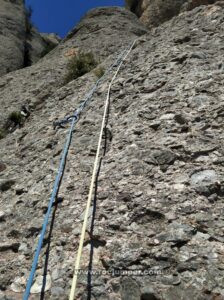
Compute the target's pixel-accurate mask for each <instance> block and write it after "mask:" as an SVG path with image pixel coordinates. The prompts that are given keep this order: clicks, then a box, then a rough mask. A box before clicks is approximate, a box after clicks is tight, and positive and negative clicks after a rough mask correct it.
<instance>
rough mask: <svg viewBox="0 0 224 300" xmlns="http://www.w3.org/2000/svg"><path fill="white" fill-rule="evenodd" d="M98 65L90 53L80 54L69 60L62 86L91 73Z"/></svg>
mask: <svg viewBox="0 0 224 300" xmlns="http://www.w3.org/2000/svg"><path fill="white" fill-rule="evenodd" d="M97 65H98V62H97V61H96V60H95V58H94V55H93V54H92V53H80V54H78V55H76V56H74V57H72V58H71V59H70V61H69V62H68V65H67V71H68V72H67V74H66V76H65V80H64V84H67V83H69V82H70V81H72V80H74V79H76V78H78V77H80V76H82V75H84V74H86V73H88V72H90V71H92V70H93V69H95V67H96V66H97Z"/></svg>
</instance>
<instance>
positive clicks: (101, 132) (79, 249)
mask: <svg viewBox="0 0 224 300" xmlns="http://www.w3.org/2000/svg"><path fill="white" fill-rule="evenodd" d="M136 41H137V39H136V40H135V41H134V42H133V43H132V44H131V46H130V48H129V49H128V50H127V53H126V55H125V56H124V57H123V58H122V59H121V61H120V63H119V65H118V68H117V70H116V72H115V74H114V76H113V78H112V80H111V82H110V84H109V87H108V92H107V97H106V100H105V107H104V114H103V120H102V124H101V129H100V135H99V141H98V146H97V152H96V157H95V162H94V167H93V174H92V179H91V184H90V188H89V195H88V200H87V204H86V210H85V215H84V221H83V226H82V230H81V236H80V242H79V248H78V253H77V257H76V262H75V270H74V275H73V279H72V285H71V291H70V296H69V300H74V297H75V292H76V286H77V279H78V270H79V267H80V261H81V256H82V249H83V244H84V239H85V232H86V229H87V222H88V216H89V210H90V206H91V200H92V196H93V190H94V183H95V180H96V174H97V167H98V165H99V156H100V148H101V143H102V139H103V131H104V127H105V123H106V117H107V112H108V108H109V100H110V92H111V87H112V84H113V82H114V80H115V79H116V77H117V74H118V72H119V71H120V68H121V66H122V64H123V62H124V61H125V59H126V58H127V56H128V55H129V53H130V52H131V50H132V49H133V47H134V45H135V43H136Z"/></svg>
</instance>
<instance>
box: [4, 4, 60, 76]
mask: <svg viewBox="0 0 224 300" xmlns="http://www.w3.org/2000/svg"><path fill="white" fill-rule="evenodd" d="M29 18H30V17H29V13H28V10H26V9H25V6H24V0H13V1H10V0H0V66H1V68H0V76H2V75H4V74H7V73H9V72H11V71H15V70H18V69H21V68H23V67H27V66H29V65H32V64H34V63H36V62H37V61H38V60H39V59H40V58H41V57H42V56H43V55H44V54H46V50H50V49H52V48H53V47H55V46H56V45H58V43H59V40H57V39H52V38H49V39H48V38H47V37H44V36H42V35H40V33H39V32H37V30H36V29H35V28H34V27H33V25H32V24H31V21H30V20H29Z"/></svg>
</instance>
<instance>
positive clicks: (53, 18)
mask: <svg viewBox="0 0 224 300" xmlns="http://www.w3.org/2000/svg"><path fill="white" fill-rule="evenodd" d="M26 4H27V5H29V6H31V7H32V9H33V16H32V21H33V23H34V25H35V26H36V27H37V28H38V29H39V31H40V32H54V33H57V34H59V35H60V36H61V37H64V36H65V35H66V33H67V32H68V31H70V30H71V29H72V28H73V27H74V25H75V24H77V23H78V22H79V20H80V18H81V17H82V16H83V15H84V14H85V13H86V12H87V11H88V10H89V9H91V8H94V7H98V6H124V0H26Z"/></svg>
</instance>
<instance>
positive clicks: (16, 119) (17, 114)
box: [8, 111, 23, 125]
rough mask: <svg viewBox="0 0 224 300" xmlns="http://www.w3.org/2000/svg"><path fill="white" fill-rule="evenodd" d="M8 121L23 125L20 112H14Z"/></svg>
mask: <svg viewBox="0 0 224 300" xmlns="http://www.w3.org/2000/svg"><path fill="white" fill-rule="evenodd" d="M8 120H9V121H11V122H13V123H14V124H15V125H21V124H22V123H23V116H22V115H21V113H20V111H13V112H12V113H11V114H10V115H9V117H8Z"/></svg>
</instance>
